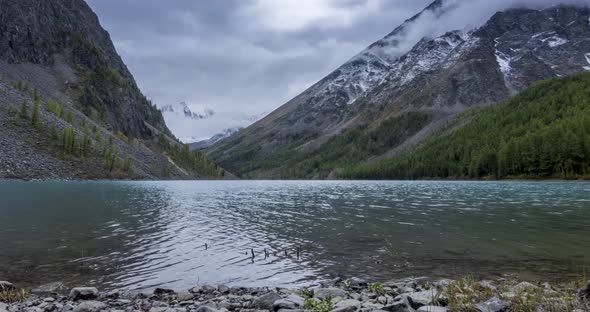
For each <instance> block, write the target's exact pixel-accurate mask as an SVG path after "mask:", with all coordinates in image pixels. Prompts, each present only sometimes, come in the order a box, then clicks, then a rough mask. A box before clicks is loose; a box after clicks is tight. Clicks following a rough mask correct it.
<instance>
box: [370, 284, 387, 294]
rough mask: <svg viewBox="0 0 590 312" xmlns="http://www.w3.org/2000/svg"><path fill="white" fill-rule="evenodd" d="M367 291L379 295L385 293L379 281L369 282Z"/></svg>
mask: <svg viewBox="0 0 590 312" xmlns="http://www.w3.org/2000/svg"><path fill="white" fill-rule="evenodd" d="M369 291H370V292H372V293H374V294H377V295H380V296H383V295H385V289H384V288H383V285H381V284H379V283H373V284H369Z"/></svg>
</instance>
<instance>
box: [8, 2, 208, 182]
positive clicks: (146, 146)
mask: <svg viewBox="0 0 590 312" xmlns="http://www.w3.org/2000/svg"><path fill="white" fill-rule="evenodd" d="M49 100H54V101H55V102H56V103H57V104H58V105H59V112H58V110H56V109H55V107H54V109H53V110H51V109H50V106H49V105H47V102H48V101H49ZM21 103H24V104H21ZM35 104H38V105H39V109H38V113H39V114H38V115H39V119H38V121H39V122H38V124H37V125H36V126H33V125H32V121H31V119H32V115H31V114H32V111H33V107H34V106H35ZM23 105H24V107H25V108H26V114H24V115H23V114H21V113H18V112H20V111H21V107H22V106H23ZM21 115H22V116H21ZM17 116H18V117H17ZM0 127H1V128H2V132H1V133H0V145H1V146H2V147H3V148H2V149H0V164H2V165H1V166H0V178H12V179H43V178H49V179H58V178H59V179H74V178H75V179H92V178H94V179H98V178H102V179H107V178H126V179H141V178H144V179H145V178H147V179H155V178H175V179H176V178H180V179H182V178H185V179H191V178H199V177H203V176H204V175H201V174H200V173H199V172H195V170H194V169H191V168H188V169H187V168H181V166H182V164H180V165H179V164H176V163H173V162H172V161H171V160H170V159H169V158H167V157H165V156H164V155H163V153H162V150H163V148H162V146H163V144H160V143H163V142H166V143H168V144H169V145H170V146H177V144H178V141H177V140H176V139H174V138H173V137H172V136H171V133H170V131H169V130H168V128H167V127H166V125H165V123H164V119H163V117H162V114H161V112H160V111H159V110H158V109H157V108H156V107H155V106H154V105H152V103H150V101H148V100H147V99H146V97H145V96H143V94H142V93H141V91H140V90H139V88H138V87H137V85H136V83H135V80H134V79H133V76H132V75H131V73H130V72H129V70H128V69H127V67H126V66H125V64H124V63H123V61H122V60H121V58H120V57H119V55H118V54H117V52H116V50H115V48H114V46H113V44H112V42H111V39H110V36H109V34H108V33H107V32H106V31H105V30H104V29H103V28H102V27H101V25H100V23H99V21H98V18H97V16H96V15H95V14H94V13H93V12H92V10H91V9H90V7H89V6H88V5H87V4H86V2H85V1H84V0H56V1H38V0H0ZM64 129H68V130H69V129H71V130H72V131H73V134H74V137H75V141H74V144H72V145H73V146H72V148H71V151H68V152H67V153H69V154H70V155H64V152H63V150H61V147H62V146H65V144H64V143H63V142H62V134H63V131H64ZM85 137H86V138H85ZM82 141H84V142H86V143H88V144H86V143H84V144H85V146H86V149H89V152H88V150H87V152H88V153H86V154H85V155H82V152H81V151H82V145H83V143H82ZM107 149H108V150H109V151H110V152H112V154H114V155H115V157H114V158H113V157H108V156H111V155H110V154H108V153H107V152H106V151H107ZM71 155H75V156H76V157H67V156H71ZM82 156H83V157H82ZM81 158H84V159H81ZM108 158H111V160H112V161H111V163H114V161H115V160H117V162H118V163H119V164H120V166H119V167H120V168H121V167H122V166H121V164H123V163H124V161H125V159H126V158H128V159H129V164H130V169H131V170H125V171H123V170H118V172H116V171H117V170H114V169H115V168H113V167H111V166H109V168H108V170H105V167H106V166H105V165H103V163H105V162H106V161H105V159H108ZM113 171H115V172H113Z"/></svg>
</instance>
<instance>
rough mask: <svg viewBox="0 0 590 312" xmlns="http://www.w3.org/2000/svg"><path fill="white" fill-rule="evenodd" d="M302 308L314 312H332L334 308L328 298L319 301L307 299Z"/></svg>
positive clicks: (330, 299)
mask: <svg viewBox="0 0 590 312" xmlns="http://www.w3.org/2000/svg"><path fill="white" fill-rule="evenodd" d="M303 308H304V309H306V310H311V311H316V312H330V311H332V309H334V306H333V304H332V298H331V297H330V296H328V297H326V299H324V300H320V299H317V298H307V299H305V303H304V304H303Z"/></svg>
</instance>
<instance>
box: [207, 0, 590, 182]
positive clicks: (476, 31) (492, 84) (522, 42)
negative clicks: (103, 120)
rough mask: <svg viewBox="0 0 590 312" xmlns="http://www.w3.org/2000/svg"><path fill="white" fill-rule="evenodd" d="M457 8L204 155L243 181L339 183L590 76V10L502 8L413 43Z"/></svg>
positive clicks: (444, 4)
mask: <svg viewBox="0 0 590 312" xmlns="http://www.w3.org/2000/svg"><path fill="white" fill-rule="evenodd" d="M459 3H461V1H442V0H437V1H434V2H433V3H432V4H431V5H430V6H428V7H427V8H425V9H424V10H423V11H422V12H420V13H419V14H417V15H416V16H414V17H412V18H411V19H409V20H407V21H405V22H404V23H403V24H402V25H400V26H399V27H397V28H396V29H395V30H394V31H393V32H391V33H390V34H388V35H387V36H385V37H384V38H383V39H381V40H379V41H377V42H375V43H374V44H372V45H370V46H369V47H368V48H367V49H365V50H364V51H362V52H361V53H359V54H357V55H356V56H354V57H353V58H352V59H351V60H349V61H348V62H346V63H345V64H343V65H342V66H341V67H339V68H338V69H336V70H335V71H334V72H332V73H330V74H329V75H328V76H326V77H325V78H324V79H322V80H320V81H319V82H317V83H316V84H314V85H313V86H311V87H310V88H309V89H307V90H306V91H304V92H303V93H302V94H300V95H298V96H296V97H295V98H294V99H292V100H290V101H289V102H287V103H286V104H284V105H283V106H281V107H280V108H278V109H277V110H275V111H274V112H272V113H271V114H269V115H268V116H267V117H265V118H263V119H262V120H260V121H258V122H256V123H255V124H253V125H252V126H250V127H247V128H246V129H244V130H242V131H240V132H239V133H238V134H236V135H232V136H230V137H228V138H226V139H223V140H221V141H219V142H218V143H216V144H214V145H213V146H211V147H209V148H208V149H207V152H208V154H209V155H210V156H211V157H213V158H214V159H215V160H216V161H217V162H219V163H220V164H221V165H223V166H224V167H225V168H226V169H228V170H229V171H231V172H233V173H235V174H237V175H239V176H242V177H249V178H329V177H339V176H340V175H341V173H342V170H343V169H344V168H345V167H347V166H350V165H351V164H363V163H372V162H376V161H379V160H382V159H389V158H395V157H398V156H399V155H402V154H404V153H407V152H408V151H411V150H413V149H414V148H415V147H416V146H417V145H419V144H421V143H422V142H423V141H424V140H425V139H426V138H428V137H429V136H431V135H432V134H433V133H435V132H436V131H439V130H440V129H441V127H443V126H444V125H445V124H447V123H449V122H451V121H452V120H454V118H455V117H456V116H458V115H459V114H460V113H462V112H464V111H466V110H468V109H470V108H472V107H485V106H490V105H493V104H496V103H498V102H500V101H502V100H505V99H507V98H508V97H510V96H513V95H515V94H518V93H519V92H521V91H522V90H524V89H525V88H526V87H528V86H529V85H531V84H532V83H533V82H535V81H538V80H543V79H549V78H555V77H562V76H568V75H573V74H577V73H582V72H584V71H586V70H588V69H590V25H589V20H590V10H589V9H588V7H576V6H553V7H547V8H544V9H528V8H514V9H508V10H505V11H503V12H498V13H496V14H494V15H493V16H492V17H491V18H490V19H489V20H487V21H486V22H485V23H483V24H482V25H481V26H478V27H472V28H467V29H458V30H453V31H448V32H446V33H444V34H442V35H440V36H435V37H424V38H422V39H418V40H417V42H412V43H411V44H410V43H409V41H408V39H407V38H408V36H410V35H411V34H412V33H413V31H414V29H413V27H414V26H416V25H415V23H417V21H418V20H419V19H420V18H421V16H427V17H428V18H431V19H432V20H431V21H430V23H436V22H437V18H444V17H445V16H446V15H448V14H451V13H452V12H453V10H454V9H455V8H456V7H457V5H458V4H459ZM416 27H417V26H416ZM406 45H409V46H408V47H406ZM523 118H524V117H523ZM464 123H468V120H466V121H464Z"/></svg>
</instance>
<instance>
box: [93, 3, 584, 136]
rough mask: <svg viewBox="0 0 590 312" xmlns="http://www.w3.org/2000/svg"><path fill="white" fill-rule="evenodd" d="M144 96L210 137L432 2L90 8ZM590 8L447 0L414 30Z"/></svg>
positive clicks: (179, 131) (188, 129) (191, 130)
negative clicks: (522, 11) (186, 111)
mask: <svg viewBox="0 0 590 312" xmlns="http://www.w3.org/2000/svg"><path fill="white" fill-rule="evenodd" d="M87 1H88V2H89V4H90V6H91V7H92V8H93V9H94V10H95V11H96V12H97V14H98V16H99V18H100V20H101V23H102V24H103V26H104V27H105V28H106V29H107V30H108V31H109V32H110V34H111V37H112V38H113V41H114V43H115V46H116V47H117V50H118V51H119V53H120V54H121V55H122V57H123V59H124V61H125V62H126V63H127V65H128V66H129V68H130V70H131V72H132V73H133V74H134V76H135V78H136V80H137V81H138V84H139V86H140V87H141V89H142V91H143V92H144V93H145V94H146V95H147V96H148V97H150V98H152V99H153V100H154V101H155V102H156V103H157V104H159V105H168V104H175V103H178V102H181V101H186V102H187V103H189V105H190V107H191V109H193V110H194V111H202V110H204V109H205V108H209V109H213V110H214V111H216V112H217V114H216V115H215V116H214V118H211V119H207V120H199V121H192V120H184V119H182V118H176V117H171V116H168V117H167V123H168V125H169V127H170V128H171V130H172V131H173V132H174V133H175V134H176V135H177V136H178V137H181V138H185V137H196V138H206V137H209V136H211V135H213V134H215V133H217V132H219V131H221V130H222V129H224V128H229V127H235V126H244V125H246V124H247V123H248V122H247V121H246V118H247V117H248V116H251V115H259V114H261V113H265V112H266V113H268V112H270V111H272V110H273V109H274V108H276V107H278V106H280V105H281V104H283V103H284V102H286V101H287V100H289V99H290V98H292V97H293V96H295V95H297V94H298V93H299V92H301V91H303V90H304V89H305V88H307V87H309V86H310V85H311V84H313V83H315V82H316V81H318V80H319V79H321V78H323V77H324V76H325V75H326V74H328V73H329V72H331V71H332V70H334V69H335V68H336V67H338V66H339V65H341V64H342V63H344V62H345V61H346V60H348V59H349V58H351V57H352V56H353V55H355V54H357V53H358V52H360V51H361V50H362V49H363V48H365V47H366V46H368V45H369V44H370V43H372V42H374V41H376V40H378V39H380V38H381V37H383V36H384V35H386V34H387V33H389V32H390V31H391V30H393V28H395V27H396V26H398V25H399V24H401V23H402V22H403V21H404V20H405V19H407V18H409V17H411V16H412V15H414V14H415V13H417V12H418V11H420V10H421V9H422V8H424V7H425V6H426V5H428V4H429V3H430V2H431V0H222V1H217V0H215V1H208V0H194V1H187V0H167V1H161V0H87ZM588 1H589V0H493V1H491V0H447V2H448V3H457V4H458V5H457V8H455V9H454V10H452V11H451V12H449V14H446V15H445V17H444V18H442V19H439V20H435V18H434V17H433V16H429V15H425V16H423V17H422V18H421V19H419V20H418V21H416V23H414V24H413V26H412V27H411V28H410V29H408V31H407V36H406V38H405V40H404V42H403V43H402V45H401V47H400V53H401V52H404V51H406V50H409V49H410V48H411V47H412V46H413V45H414V44H415V43H416V42H417V41H418V40H420V39H421V38H422V37H423V36H436V35H440V34H443V33H444V32H446V31H448V30H453V29H463V28H466V27H475V26H479V25H480V24H482V23H484V22H485V21H486V20H487V19H488V18H489V17H490V16H491V15H492V14H494V13H495V12H497V11H500V10H504V9H507V8H510V7H514V6H528V7H544V6H547V5H552V4H556V3H576V4H577V3H588Z"/></svg>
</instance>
